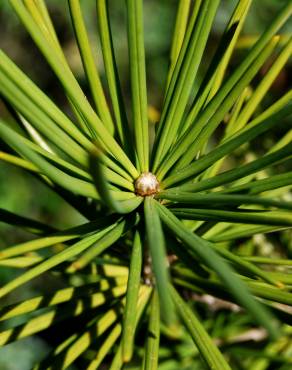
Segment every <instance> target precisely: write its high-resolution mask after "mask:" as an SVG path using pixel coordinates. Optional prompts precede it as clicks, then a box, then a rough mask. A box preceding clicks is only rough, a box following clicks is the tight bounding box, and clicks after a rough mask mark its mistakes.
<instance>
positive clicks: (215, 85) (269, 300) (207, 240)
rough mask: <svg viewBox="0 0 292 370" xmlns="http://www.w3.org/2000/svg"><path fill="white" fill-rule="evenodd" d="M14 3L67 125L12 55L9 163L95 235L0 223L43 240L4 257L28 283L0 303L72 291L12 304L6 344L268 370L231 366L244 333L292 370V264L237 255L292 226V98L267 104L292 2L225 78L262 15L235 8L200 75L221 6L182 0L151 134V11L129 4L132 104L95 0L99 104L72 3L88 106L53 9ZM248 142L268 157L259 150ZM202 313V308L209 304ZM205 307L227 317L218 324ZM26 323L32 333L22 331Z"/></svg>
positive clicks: (151, 364) (101, 361)
mask: <svg viewBox="0 0 292 370" xmlns="http://www.w3.org/2000/svg"><path fill="white" fill-rule="evenodd" d="M9 2H10V4H11V6H12V7H13V9H14V11H15V12H16V14H17V15H18V17H19V19H20V20H21V22H22V23H23V25H24V26H25V28H26V29H27V31H28V32H29V34H30V36H31V37H32V39H33V40H34V42H35V44H36V45H37V47H38V48H39V49H40V51H41V53H42V54H43V55H44V57H45V59H46V61H47V62H48V64H49V66H50V67H51V68H52V70H53V72H54V73H55V75H56V79H57V80H58V82H59V83H60V85H61V86H62V87H63V89H64V94H66V96H67V98H68V103H69V105H70V107H71V113H72V114H71V115H66V114H65V113H64V112H63V111H62V110H60V109H59V108H58V106H57V105H56V104H55V103H54V102H53V101H52V100H51V99H50V98H49V97H48V96H47V95H46V93H45V92H43V91H41V90H40V89H39V88H38V87H37V85H36V84H34V82H33V81H32V80H31V79H30V78H29V77H28V76H26V75H25V74H24V73H23V72H22V71H21V70H20V69H19V68H18V67H17V66H16V65H15V64H14V62H13V61H12V60H11V59H10V58H9V57H8V56H7V55H6V54H5V53H4V52H3V51H1V53H0V94H1V96H2V98H3V102H4V104H5V105H6V106H7V108H8V110H9V111H10V113H11V116H9V117H6V118H5V119H4V118H1V119H0V137H1V140H2V141H3V142H4V143H6V145H8V146H9V148H10V149H11V150H9V152H4V151H3V152H1V153H0V159H1V160H4V161H6V162H8V163H11V164H13V165H15V166H18V167H19V168H21V169H23V170H25V171H28V172H29V173H31V174H32V175H33V176H35V177H37V178H38V179H39V180H40V181H41V182H42V183H44V184H46V185H47V186H48V188H50V189H52V190H53V191H55V192H56V193H57V194H59V195H60V196H61V197H63V198H64V200H66V201H67V202H68V203H69V204H71V205H72V206H73V207H74V208H75V209H76V210H77V211H79V212H80V213H81V214H82V215H83V216H85V217H86V218H87V219H88V222H86V223H85V224H82V225H76V226H74V227H73V228H70V229H67V230H58V229H54V228H53V227H51V226H48V225H47V224H43V223H41V222H39V221H35V220H32V219H30V218H26V217H23V216H20V215H18V214H14V213H11V212H9V211H7V210H4V209H1V210H0V217H1V221H2V222H7V223H10V224H12V225H16V226H18V227H23V228H26V229H29V230H31V231H32V232H34V233H36V234H38V237H37V238H32V239H31V241H26V242H24V243H21V244H17V245H13V246H5V247H4V248H2V249H1V251H0V266H2V267H1V268H5V266H10V267H14V268H20V269H24V270H22V273H21V274H20V275H18V276H17V277H16V278H14V279H13V280H11V281H10V282H8V283H7V284H5V285H3V286H1V288H0V297H1V298H2V297H4V296H6V295H7V294H9V293H10V292H12V291H14V290H15V289H19V288H21V287H22V286H23V284H25V283H27V282H29V281H31V280H32V279H35V278H36V277H38V276H40V275H41V274H54V276H55V278H56V279H59V280H60V281H61V282H62V284H63V285H64V288H62V289H58V290H56V291H55V292H54V293H50V294H48V295H44V296H38V297H32V298H30V299H27V300H25V301H23V302H17V303H15V304H12V305H9V306H4V307H2V308H1V311H0V320H1V321H4V323H7V325H8V326H7V325H6V326H3V327H2V328H1V332H0V345H5V344H7V343H9V342H12V341H15V340H17V339H20V338H23V337H26V336H29V335H33V334H36V333H39V332H40V331H44V330H49V329H51V328H52V327H54V328H55V331H54V333H55V334H54V335H55V337H56V338H55V341H56V342H57V344H55V348H52V351H51V353H49V354H48V356H47V357H46V358H44V359H43V361H42V362H41V363H39V364H36V366H35V369H66V368H67V367H69V366H71V365H72V364H74V366H76V368H80V369H90V370H92V369H97V368H103V369H104V368H109V369H112V370H113V369H121V368H123V369H134V368H137V369H141V368H143V369H147V370H148V369H157V368H158V367H159V369H202V368H204V369H205V368H209V369H216V370H222V369H223V370H224V369H230V368H233V369H253V370H255V369H256V370H259V369H267V368H268V366H269V362H267V361H266V362H265V363H263V361H262V362H261V363H260V362H259V359H258V358H257V357H254V355H255V353H254V352H252V351H251V350H250V352H246V354H245V356H244V358H242V357H236V351H235V350H236V349H237V350H238V351H239V353H242V352H243V351H244V349H245V348H244V347H242V348H241V347H238V346H237V347H236V346H234V344H236V343H238V342H240V341H241V340H244V339H243V338H250V339H251V340H252V339H254V337H253V336H248V335H250V333H251V332H252V333H254V331H255V335H258V333H260V334H261V337H260V340H261V343H260V345H259V347H260V349H259V352H260V353H262V356H263V357H265V356H268V355H270V356H273V355H274V354H275V353H276V355H277V356H278V357H277V361H280V366H282V365H283V366H285V363H286V362H287V361H288V360H289V359H288V357H287V355H286V354H285V348H284V347H285V345H288V344H287V343H289V340H291V330H290V331H289V327H287V326H286V325H285V324H286V323H287V324H289V323H291V316H290V315H291V311H289V310H288V309H287V307H288V306H287V305H291V303H292V295H291V292H290V290H291V285H290V284H292V278H291V275H289V270H288V268H287V267H286V266H288V265H291V261H289V259H288V258H287V256H288V255H284V256H283V258H281V259H273V258H269V257H263V256H260V255H257V254H256V249H252V252H251V253H250V254H249V255H248V254H247V255H245V256H243V255H240V250H239V249H238V248H237V247H238V246H239V241H240V243H241V244H244V243H250V241H251V239H250V237H251V236H252V235H256V234H264V233H271V232H274V231H278V230H285V229H289V228H291V226H292V215H291V209H292V205H291V200H289V190H290V189H291V185H292V172H289V171H288V170H286V169H287V168H288V166H286V164H288V161H289V160H290V161H291V155H292V145H291V138H292V132H291V130H290V131H289V129H288V128H287V129H285V127H284V123H285V122H287V118H288V117H289V116H290V119H291V113H292V101H291V98H292V91H291V90H289V91H288V92H286V93H284V94H283V95H282V96H281V97H280V98H279V99H278V100H276V101H274V102H273V103H271V104H270V105H269V106H266V105H265V104H261V103H262V100H263V98H264V97H265V95H266V94H267V92H268V91H269V88H270V86H271V85H272V83H273V81H274V80H275V79H276V77H277V75H278V74H279V72H280V71H281V69H282V68H283V67H284V65H285V64H286V62H287V61H288V58H289V57H290V56H291V51H292V38H291V36H290V37H288V38H287V39H285V38H284V41H283V38H281V36H278V32H279V30H280V28H281V27H282V25H283V24H284V23H285V22H286V21H287V20H288V18H289V17H290V16H291V13H292V3H291V2H290V1H287V2H285V1H284V2H283V4H284V6H283V9H282V10H281V11H280V12H279V14H278V15H277V16H276V17H275V18H274V20H273V22H272V23H271V24H270V25H269V27H268V28H267V29H266V30H265V32H263V34H262V35H260V36H259V38H258V39H257V41H256V42H255V43H254V44H253V45H251V47H250V48H249V49H248V50H246V52H245V53H244V57H243V58H242V60H241V61H240V63H239V64H238V65H237V66H236V68H234V67H233V68H229V65H230V59H231V57H232V55H233V53H234V51H235V48H236V45H237V43H238V40H239V37H240V32H241V30H242V27H243V24H244V22H245V19H246V17H247V15H248V11H249V8H250V6H251V0H239V1H237V5H236V7H235V9H234V12H233V14H231V16H230V19H229V21H228V22H227V26H226V29H225V31H224V33H223V34H222V37H221V39H220V40H219V41H218V48H217V51H215V52H214V55H213V57H212V60H211V62H210V64H209V66H207V68H206V65H204V64H206V63H204V61H205V54H204V52H205V50H206V45H207V42H208V39H209V38H210V33H211V30H212V25H213V23H214V18H215V15H216V12H217V9H218V6H219V3H220V1H219V0H204V1H201V0H196V1H194V2H191V1H190V0H181V1H179V2H178V11H177V18H176V23H175V25H174V33H173V41H172V46H171V52H170V63H169V69H168V76H167V81H166V84H165V91H164V92H163V94H162V95H163V96H164V99H163V102H162V105H161V107H160V109H159V111H160V112H161V116H160V118H159V122H157V123H156V124H155V128H154V125H153V124H151V125H149V120H148V115H147V108H148V107H147V86H146V71H145V50H144V36H143V11H142V8H143V1H142V0H127V1H126V2H125V9H126V11H127V34H128V47H129V69H130V85H131V106H130V107H129V106H128V104H127V106H126V104H125V102H124V99H123V93H122V89H121V85H120V82H119V76H118V68H117V65H116V59H115V53H114V42H113V39H114V38H115V35H114V34H113V35H112V33H111V27H110V17H109V11H108V7H107V5H108V4H107V1H106V0H97V1H96V6H97V13H96V14H97V21H98V28H99V36H100V41H101V51H102V55H103V59H104V67H105V77H106V82H107V88H106V91H107V92H106V93H105V92H104V86H103V84H102V83H101V79H100V76H99V74H98V70H97V69H96V67H95V60H94V58H93V53H92V49H91V45H90V43H89V38H88V34H87V31H86V27H85V23H84V20H83V16H82V12H81V8H80V2H79V0H69V1H68V4H69V9H70V17H71V20H72V24H73V28H74V32H75V37H76V41H77V44H78V48H79V52H80V55H81V59H82V63H83V67H84V71H85V76H86V79H87V83H88V86H89V90H90V94H91V97H90V101H89V100H88V99H87V97H86V96H85V95H84V93H83V91H82V89H81V87H80V85H79V83H78V81H77V80H76V78H75V77H74V75H73V73H72V71H71V69H70V67H69V65H68V62H67V60H66V58H65V56H64V54H63V51H62V48H61V46H60V43H59V41H58V38H57V35H56V32H55V29H54V26H53V23H52V22H51V18H50V15H49V12H48V10H47V7H46V4H45V1H44V0H23V1H21V0H9ZM48 3H49V2H48ZM110 4H111V6H113V7H114V6H115V2H114V1H111V2H110ZM144 21H145V22H147V19H145V20H144ZM282 41H283V42H282ZM272 55H273V58H272V60H273V61H272V62H271V63H270V67H269V69H268V71H267V72H266V74H265V75H264V76H263V77H262V79H261V80H260V81H259V82H258V83H257V85H256V86H255V85H254V84H253V87H252V88H251V81H252V80H253V79H254V77H255V76H256V75H257V74H258V72H259V71H260V69H261V68H262V66H263V65H264V64H265V63H266V61H267V60H269V61H270V60H271V56H272ZM274 55H276V56H275V57H274ZM202 67H203V68H202ZM105 96H108V99H106V97H105ZM260 106H261V109H259V108H260ZM130 112H131V114H129V113H130ZM16 123H17V124H18V125H19V129H16V125H15V124H16ZM280 125H282V127H283V128H281V130H280V132H281V136H280V135H277V138H278V139H277V141H275V140H274V142H273V145H272V147H270V148H269V149H268V150H267V149H266V148H265V147H264V146H263V145H262V143H263V138H264V137H265V135H267V134H268V133H269V132H270V133H272V132H275V131H276V130H277V128H278V127H279V126H280ZM217 128H219V129H221V131H220V132H219V131H218V130H217ZM150 130H153V131H155V132H153V135H152V136H153V137H154V139H153V140H151V142H150V140H149V137H150V136H151V135H149V131H150ZM215 131H216V133H217V134H216V135H215ZM279 136H280V137H279ZM214 138H216V140H214ZM215 141H216V144H215ZM255 143H256V144H255ZM254 144H255V145H257V146H259V147H260V148H259V149H260V151H261V153H262V155H259V154H258V152H256V151H252V148H253V145H254ZM238 149H239V150H238ZM246 154H248V156H245V155H246ZM247 157H249V158H252V159H251V160H250V161H249V162H247V161H246V160H245V159H246V158H247ZM226 163H227V164H228V169H226ZM232 163H233V165H232ZM258 173H261V178H259V177H258ZM8 176H9V174H8ZM15 188H16V191H17V184H15ZM11 191H15V190H13V189H11ZM287 199H288V200H287ZM290 199H291V198H290ZM56 245H58V248H54V246H56ZM247 249H248V248H247ZM267 266H268V267H269V268H267ZM279 266H282V269H281V270H280V271H279V268H278V267H279ZM210 298H212V299H213V301H212V302H213V303H212V302H211V301H210ZM219 299H222V300H219ZM200 302H207V303H208V302H209V303H208V304H207V308H206V305H202V303H200ZM210 302H211V303H210ZM234 303H235V304H236V305H235V304H234ZM212 304H213V305H214V307H215V305H217V306H218V305H219V306H220V305H221V306H222V307H223V308H224V309H225V310H227V312H228V314H226V312H225V311H223V316H222V315H221V316H220V313H219V314H218V316H217V315H216V314H215V315H211V316H210V315H209V314H208V312H210V310H212ZM208 306H209V311H208ZM202 307H204V310H203V308H202ZM234 308H236V310H235V312H233V311H232V310H233V309H234ZM19 315H23V316H22V318H21V321H16V322H12V324H11V321H9V320H10V319H11V318H14V317H16V316H19ZM200 315H201V317H202V318H203V319H201V318H200ZM208 315H209V316H208ZM220 317H221V319H220ZM222 318H223V321H222ZM220 320H221V323H220ZM19 322H20V324H19ZM9 325H10V326H9ZM64 325H65V326H66V330H63V328H64ZM259 328H262V329H259ZM207 329H208V330H207ZM208 332H209V333H208ZM56 333H58V335H56ZM280 333H282V337H281V341H284V342H285V345H284V346H283V345H282V347H281V343H282V342H279V339H277V338H279V334H280ZM244 335H247V337H244ZM135 338H136V339H135ZM190 338H191V339H192V340H193V342H194V344H192V346H190ZM212 338H216V341H214V340H213V339H212ZM234 338H235V339H234ZM268 340H271V341H275V342H274V343H273V342H272V344H269V343H268ZM224 344H227V345H225V346H224ZM228 345H230V346H228ZM290 350H291V345H290ZM240 351H242V352H240ZM276 355H275V356H276ZM236 359H237V360H236ZM238 359H240V361H241V363H239V362H238ZM260 360H262V359H260ZM285 361H286V362H285ZM277 363H279V362H277ZM290 366H291V360H290ZM278 369H279V367H278ZM281 369H282V367H281ZM283 369H284V367H283Z"/></svg>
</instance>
